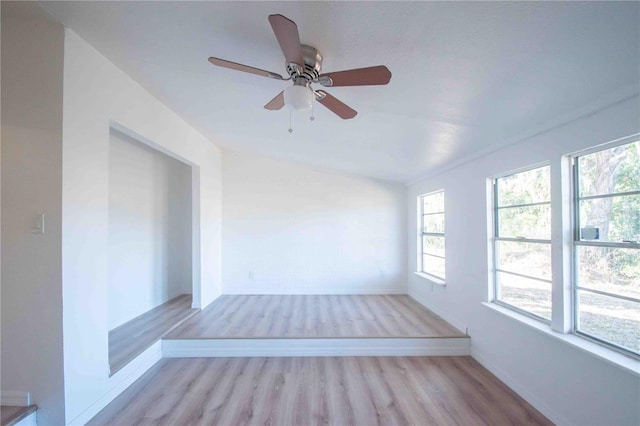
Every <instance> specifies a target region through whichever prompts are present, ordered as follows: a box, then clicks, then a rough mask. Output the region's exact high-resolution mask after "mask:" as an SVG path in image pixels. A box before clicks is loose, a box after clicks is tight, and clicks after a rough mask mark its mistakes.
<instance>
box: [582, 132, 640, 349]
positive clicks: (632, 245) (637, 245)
mask: <svg viewBox="0 0 640 426" xmlns="http://www.w3.org/2000/svg"><path fill="white" fill-rule="evenodd" d="M638 140H640V139H639V138H638V135H634V136H630V137H627V138H622V139H620V140H617V141H615V142H612V143H608V144H604V145H598V146H596V147H592V148H589V149H586V150H583V151H580V152H578V153H574V154H572V155H571V156H570V158H571V192H572V194H571V195H572V199H571V219H572V220H571V222H572V223H571V227H572V232H571V234H572V237H573V238H572V250H571V267H572V274H571V298H572V300H571V302H572V303H571V321H572V327H571V333H573V334H575V335H576V336H579V337H581V338H584V339H587V340H590V341H592V342H595V343H598V344H600V345H603V346H605V347H608V348H610V349H612V350H615V351H618V352H621V353H623V354H625V355H629V356H631V357H633V358H636V359H637V358H640V353H636V352H633V351H631V350H629V349H627V348H624V347H622V346H619V345H617V344H616V343H613V342H609V341H607V340H605V339H602V338H599V337H597V336H593V335H591V334H589V333H586V332H583V331H581V330H579V329H578V315H579V309H578V291H579V290H582V291H587V292H590V293H594V294H600V295H604V296H607V297H612V298H615V299H621V300H628V301H632V302H636V303H640V299H635V298H633V297H627V296H622V295H617V294H612V293H609V292H606V291H601V290H596V289H591V288H588V287H581V286H580V285H579V283H578V247H581V246H582V247H613V248H623V249H640V242H638V241H621V242H615V241H590V240H583V239H582V238H581V233H580V201H581V200H585V199H586V200H589V199H595V198H603V197H616V196H624V195H640V190H638V191H629V192H624V193H612V194H601V195H596V196H584V197H580V175H579V173H580V170H579V161H578V159H579V158H580V157H584V156H587V155H590V154H593V153H596V152H600V151H606V150H608V149H613V148H616V147H618V146H622V145H627V144H631V143H634V142H637V141H638Z"/></svg>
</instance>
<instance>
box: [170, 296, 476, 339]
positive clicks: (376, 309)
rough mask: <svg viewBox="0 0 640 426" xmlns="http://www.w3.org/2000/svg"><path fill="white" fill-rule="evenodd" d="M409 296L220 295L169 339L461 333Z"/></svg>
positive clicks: (459, 335)
mask: <svg viewBox="0 0 640 426" xmlns="http://www.w3.org/2000/svg"><path fill="white" fill-rule="evenodd" d="M462 336H464V334H463V333H461V332H459V331H458V330H457V329H455V328H454V327H453V326H452V325H451V324H449V323H447V322H446V321H444V320H443V319H442V318H440V317H438V316H437V315H435V314H434V313H433V312H431V311H429V310H428V309H426V308H425V307H424V306H422V305H421V304H419V303H418V302H416V301H415V300H413V299H411V298H410V297H408V296H404V295H346V296H343V295H339V296H326V295H322V296H318V295H310V296H304V295H300V296H288V295H285V296H281V295H261V296H221V297H219V298H218V299H217V300H215V301H214V302H213V303H212V304H211V305H209V306H208V307H207V308H205V309H203V310H202V311H201V312H199V313H198V314H196V315H194V316H193V317H192V318H191V319H189V320H188V321H185V322H184V323H183V324H182V325H180V326H179V327H176V329H175V330H174V331H172V332H171V333H169V334H168V335H167V336H166V338H167V339H187V338H188V339H206V338H218V339H220V338H329V337H332V338H335V337H351V338H379V337H396V338H397V337H462Z"/></svg>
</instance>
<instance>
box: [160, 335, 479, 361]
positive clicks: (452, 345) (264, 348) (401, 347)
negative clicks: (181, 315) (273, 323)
mask: <svg viewBox="0 0 640 426" xmlns="http://www.w3.org/2000/svg"><path fill="white" fill-rule="evenodd" d="M162 354H163V356H164V357H165V358H184V357H292V356H304V357H307V356H319V357H322V356H462V355H469V354H470V342H469V338H468V337H451V338H387V339H384V338H369V339H351V338H344V339H163V340H162Z"/></svg>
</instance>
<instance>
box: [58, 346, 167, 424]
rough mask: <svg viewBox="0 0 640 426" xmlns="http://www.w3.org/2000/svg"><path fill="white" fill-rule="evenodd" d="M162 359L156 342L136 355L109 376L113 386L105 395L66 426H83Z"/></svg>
mask: <svg viewBox="0 0 640 426" xmlns="http://www.w3.org/2000/svg"><path fill="white" fill-rule="evenodd" d="M161 359H162V344H161V343H160V341H157V342H156V343H154V344H153V345H152V346H150V347H149V348H147V349H146V350H145V351H144V352H143V353H141V354H140V355H138V357H137V358H136V359H134V360H133V361H131V362H130V363H129V364H127V365H126V366H124V367H123V368H122V369H121V370H119V371H118V372H117V373H115V374H114V375H113V376H111V378H110V381H111V382H113V386H112V387H111V389H109V391H107V393H105V394H104V395H103V396H101V397H100V398H98V400H97V401H95V402H94V403H93V404H91V405H90V406H89V407H88V408H87V409H86V410H84V411H83V412H82V413H80V414H79V415H78V416H76V417H75V418H74V419H73V420H71V421H68V422H67V424H68V425H84V424H86V423H87V422H88V421H89V420H91V419H92V418H93V417H94V416H95V415H96V414H98V413H99V412H100V410H102V409H103V408H104V407H106V406H107V405H108V404H109V403H110V402H111V401H113V400H114V399H115V398H116V397H117V396H118V395H120V394H121V393H122V392H123V391H124V390H125V389H126V388H128V387H129V386H131V385H132V384H133V382H135V381H136V380H138V379H139V378H140V376H142V375H143V374H144V373H146V372H147V370H149V369H150V368H151V367H153V365H154V364H155V363H157V362H158V361H160V360H161Z"/></svg>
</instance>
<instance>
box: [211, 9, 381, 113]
mask: <svg viewBox="0 0 640 426" xmlns="http://www.w3.org/2000/svg"><path fill="white" fill-rule="evenodd" d="M269 23H270V24H271V28H273V32H274V33H275V36H276V39H277V40H278V44H280V48H281V49H282V53H284V57H285V59H286V63H285V65H286V70H287V73H288V74H289V78H283V77H282V76H281V75H280V74H278V73H275V72H271V71H265V70H261V69H258V68H254V67H250V66H248V65H243V64H238V63H236V62H231V61H227V60H225V59H220V58H214V57H211V58H209V62H211V63H212V64H214V65H217V66H219V67H225V68H230V69H232V70H236V71H243V72H247V73H251V74H255V75H260V76H263V77H268V78H273V79H275V80H282V81H288V80H291V81H292V82H293V85H292V86H289V87H287V88H286V89H285V90H283V91H282V92H280V93H279V94H278V95H277V96H276V97H275V98H273V99H272V100H271V101H269V102H268V103H267V104H266V105H265V106H264V107H265V109H268V110H279V109H281V108H282V107H284V106H285V105H287V106H289V107H290V108H292V109H294V110H297V111H301V110H307V109H310V108H311V105H312V103H313V100H314V99H315V100H316V101H318V102H320V103H321V104H322V105H324V106H325V107H326V108H327V109H329V110H330V111H332V112H333V113H335V114H336V115H337V116H338V117H340V118H342V119H345V120H347V119H350V118H353V117H355V116H356V114H358V113H357V111H356V110H354V109H353V108H351V107H349V106H348V105H346V104H344V103H343V102H341V101H339V100H338V99H336V98H335V97H333V96H331V95H330V94H328V93H327V92H325V91H324V90H314V89H313V87H311V85H312V84H315V83H319V84H321V85H322V86H325V87H337V86H369V85H383V84H387V83H389V80H391V72H390V71H389V69H388V68H387V67H385V66H384V65H378V66H375V67H368V68H358V69H351V70H346V71H337V72H330V73H325V74H321V70H322V55H321V54H320V52H318V50H317V49H316V48H315V47H313V46H308V45H306V44H301V43H300V36H299V35H298V26H297V25H296V23H295V22H293V21H292V20H290V19H288V18H286V17H285V16H282V15H269Z"/></svg>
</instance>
